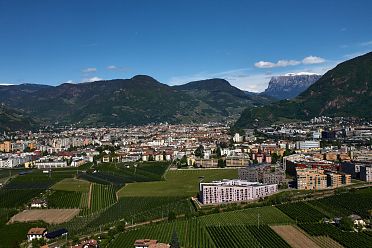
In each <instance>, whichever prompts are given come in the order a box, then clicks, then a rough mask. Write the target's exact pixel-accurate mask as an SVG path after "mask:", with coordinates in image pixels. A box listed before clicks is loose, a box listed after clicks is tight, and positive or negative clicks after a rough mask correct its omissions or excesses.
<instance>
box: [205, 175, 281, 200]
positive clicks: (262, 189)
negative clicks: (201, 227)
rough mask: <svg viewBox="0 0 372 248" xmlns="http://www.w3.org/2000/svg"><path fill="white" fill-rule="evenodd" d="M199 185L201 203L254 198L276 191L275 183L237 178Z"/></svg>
mask: <svg viewBox="0 0 372 248" xmlns="http://www.w3.org/2000/svg"><path fill="white" fill-rule="evenodd" d="M199 186H200V193H199V194H200V201H201V202H202V203H203V204H220V203H228V202H240V201H250V200H256V199H259V198H263V197H266V196H268V195H272V194H274V193H276V192H277V191H278V185H277V184H262V183H258V182H248V181H245V180H239V179H234V180H223V181H214V182H211V183H200V185H199Z"/></svg>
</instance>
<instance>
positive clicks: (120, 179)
mask: <svg viewBox="0 0 372 248" xmlns="http://www.w3.org/2000/svg"><path fill="white" fill-rule="evenodd" d="M168 166H169V163H168V162H143V163H102V164H99V165H97V166H94V167H92V168H90V169H89V170H87V172H86V173H80V174H79V175H78V177H79V178H82V179H84V180H88V181H90V182H94V183H100V184H109V185H115V186H116V187H122V186H123V185H125V184H126V183H134V182H152V181H160V180H162V179H163V175H164V173H165V171H166V170H167V168H168Z"/></svg>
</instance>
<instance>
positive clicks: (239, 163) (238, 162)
mask: <svg viewBox="0 0 372 248" xmlns="http://www.w3.org/2000/svg"><path fill="white" fill-rule="evenodd" d="M225 161H226V167H245V166H247V165H248V164H249V162H250V160H249V158H245V157H239V156H230V157H226V160H225Z"/></svg>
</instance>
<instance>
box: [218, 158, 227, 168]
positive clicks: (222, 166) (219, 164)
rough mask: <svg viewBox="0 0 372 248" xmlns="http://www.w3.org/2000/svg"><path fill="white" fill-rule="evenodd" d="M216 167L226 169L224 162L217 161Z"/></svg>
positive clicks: (221, 160)
mask: <svg viewBox="0 0 372 248" xmlns="http://www.w3.org/2000/svg"><path fill="white" fill-rule="evenodd" d="M217 166H218V167H220V168H225V167H226V160H223V159H219V160H218V162H217Z"/></svg>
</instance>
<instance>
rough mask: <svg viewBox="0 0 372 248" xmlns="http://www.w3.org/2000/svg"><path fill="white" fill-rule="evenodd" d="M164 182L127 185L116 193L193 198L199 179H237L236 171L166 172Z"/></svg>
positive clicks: (121, 194)
mask: <svg viewBox="0 0 372 248" xmlns="http://www.w3.org/2000/svg"><path fill="white" fill-rule="evenodd" d="M164 177H165V181H158V182H143V183H133V184H128V185H126V186H124V187H123V188H121V189H120V190H119V192H118V195H119V197H124V196H176V197H180V196H182V197H190V196H195V195H196V194H197V193H198V191H199V182H200V177H203V178H204V181H205V182H210V181H213V180H221V179H233V178H237V177H238V170H237V169H212V170H177V171H173V170H172V171H168V172H167V173H166V174H165V176H164Z"/></svg>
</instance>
